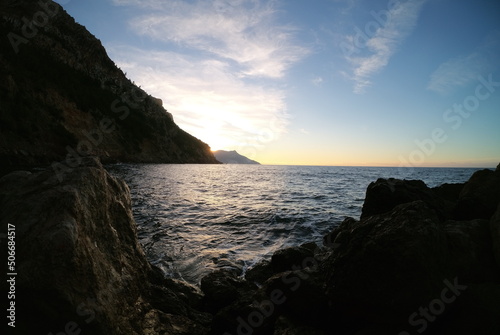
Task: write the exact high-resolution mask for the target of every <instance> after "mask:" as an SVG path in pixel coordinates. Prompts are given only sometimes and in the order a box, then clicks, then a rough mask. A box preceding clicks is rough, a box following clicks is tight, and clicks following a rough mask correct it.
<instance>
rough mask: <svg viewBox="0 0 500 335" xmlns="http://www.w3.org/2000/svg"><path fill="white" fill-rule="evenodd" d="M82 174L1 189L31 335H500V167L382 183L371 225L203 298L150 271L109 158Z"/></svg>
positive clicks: (41, 176) (44, 176)
mask: <svg viewBox="0 0 500 335" xmlns="http://www.w3.org/2000/svg"><path fill="white" fill-rule="evenodd" d="M84 165H85V166H83V167H80V168H75V169H72V170H71V171H69V172H68V173H66V174H65V175H64V179H63V180H62V181H60V179H59V177H60V176H57V175H55V174H54V172H53V171H46V172H41V173H37V174H31V173H29V172H15V173H12V174H9V175H7V176H4V177H3V178H1V179H0V224H1V227H2V229H3V231H2V233H3V234H6V233H7V229H8V228H9V226H8V225H9V224H11V225H14V226H15V233H16V268H15V271H16V272H17V273H18V275H17V277H16V286H15V290H16V310H17V311H18V312H17V315H16V319H15V322H16V331H18V332H19V333H21V334H38V333H42V334H43V333H45V334H50V333H52V334H61V333H66V334H69V333H74V334H79V333H82V334H148V335H149V334H151V335H153V334H176V335H188V334H191V335H204V334H213V335H221V334H224V335H231V334H252V335H285V334H286V335H290V334H297V335H299V334H300V335H308V334H310V335H324V334H339V335H347V334H349V335H350V334H356V335H362V334H398V335H408V334H436V335H437V334H439V335H442V334H445V335H448V334H449V335H451V334H454V335H456V334H459V335H461V334H483V335H498V334H499V333H500V320H499V318H498V315H500V253H499V250H500V200H499V199H496V198H495V197H496V195H497V191H498V188H497V184H496V180H497V178H498V177H499V174H500V169H497V171H495V172H493V171H489V172H488V171H479V172H477V173H476V174H474V175H473V176H472V177H471V179H470V181H469V182H468V183H466V184H465V185H446V186H442V187H439V188H435V189H429V188H427V186H426V185H425V184H423V183H422V182H418V181H403V180H394V179H392V180H384V179H380V180H378V181H377V182H376V183H374V184H371V185H370V186H369V187H368V190H367V199H366V203H367V204H366V206H365V209H364V212H363V216H362V218H361V219H360V220H355V219H353V218H347V219H346V220H344V221H343V222H342V223H341V224H340V225H339V226H338V227H337V228H336V229H334V230H333V231H332V232H331V233H330V234H328V235H327V236H325V238H324V241H325V246H324V247H319V246H317V245H316V244H314V243H308V244H304V245H301V246H298V247H291V248H287V249H283V250H278V251H276V252H275V253H274V255H273V256H272V257H271V259H270V261H263V262H261V263H259V264H257V265H256V266H255V267H254V268H252V269H249V270H248V271H247V272H246V276H245V279H244V278H241V277H240V273H239V272H234V271H232V272H231V271H229V270H228V271H222V270H221V271H217V272H214V273H211V274H209V275H208V276H206V277H205V278H203V279H202V282H201V290H200V288H197V287H194V286H190V285H187V284H185V283H182V282H179V281H176V280H172V279H166V278H164V277H163V275H162V273H161V271H160V270H159V269H157V268H155V267H153V266H151V265H150V264H149V263H148V262H147V261H146V259H145V257H144V253H143V251H142V249H141V247H140V246H139V244H138V243H137V238H136V232H135V223H134V221H133V219H132V215H131V211H130V196H129V191H128V188H127V186H126V185H125V184H124V183H123V182H121V181H119V180H117V179H115V178H113V177H111V176H110V175H109V174H108V173H107V172H106V171H105V170H104V169H103V168H102V166H101V165H100V163H99V162H98V161H95V160H92V159H90V160H87V161H86V162H85V164H84ZM377 189H378V190H377ZM485 195H488V197H489V199H490V200H489V201H485V200H486V199H485V197H484V196H485ZM377 197H378V198H377ZM491 199H493V200H491ZM497 200H499V201H497ZM491 201H493V202H494V201H497V205H496V207H495V209H494V210H491V208H492V205H491V203H490V202H491ZM477 203H483V204H484V205H485V206H484V207H481V208H483V209H484V211H482V212H477V211H476V210H475V208H474V207H470V206H472V205H471V204H477ZM467 204H468V205H467ZM467 206H469V207H467ZM462 209H463V211H462V212H459V210H462ZM465 209H466V210H465ZM465 217H466V219H465ZM11 228H12V226H11ZM12 229H13V228H12ZM0 241H1V243H2V245H1V247H2V250H7V248H6V247H7V246H6V245H5V242H6V241H7V239H1V240H0ZM5 258H6V256H5ZM6 285H7V282H4V283H3V284H2V288H3V289H4V290H6V291H8V290H9V289H10V286H9V287H8V286H6Z"/></svg>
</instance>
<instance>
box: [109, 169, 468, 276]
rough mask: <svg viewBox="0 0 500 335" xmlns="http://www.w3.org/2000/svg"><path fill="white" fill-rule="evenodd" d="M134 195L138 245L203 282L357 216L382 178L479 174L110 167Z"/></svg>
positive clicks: (445, 179) (433, 181) (174, 270)
mask: <svg viewBox="0 0 500 335" xmlns="http://www.w3.org/2000/svg"><path fill="white" fill-rule="evenodd" d="M108 169H109V170H110V172H112V173H113V174H114V175H116V176H118V177H120V178H122V179H124V180H125V181H126V182H127V184H128V185H129V187H130V189H131V193H132V205H133V211H134V217H135V220H136V222H137V225H138V234H139V240H140V242H141V244H142V245H143V247H144V250H145V252H146V254H147V257H148V259H149V260H150V262H151V263H153V264H156V265H157V266H159V267H160V268H162V269H163V270H164V271H165V273H166V274H167V275H169V276H171V277H175V278H180V279H184V280H186V281H188V282H191V283H198V282H199V280H200V279H201V277H202V276H203V275H205V274H206V273H208V272H209V271H211V270H212V269H216V268H223V267H232V268H241V269H243V270H245V269H246V268H248V267H249V266H251V265H253V264H254V263H256V262H258V261H259V260H261V259H262V258H266V257H270V255H272V253H273V252H274V251H275V250H276V249H279V248H281V247H284V246H289V245H299V244H301V243H304V242H310V241H312V240H315V241H320V240H321V237H322V236H323V235H324V234H325V233H327V232H328V231H330V230H331V229H332V228H333V227H335V226H336V225H338V224H339V223H340V222H341V221H342V220H343V218H344V217H346V216H352V217H355V218H359V215H360V214H361V207H362V205H363V200H364V196H365V190H366V187H367V186H368V184H369V183H370V182H372V181H375V180H376V179H377V178H389V177H398V178H406V179H421V180H423V181H424V182H426V183H427V185H428V186H430V187H434V186H437V185H440V184H442V183H454V182H464V181H466V180H467V179H468V178H469V177H470V176H471V175H472V173H473V172H474V171H475V170H476V169H448V168H446V169H445V168H441V169H436V168H418V169H412V170H409V169H408V170H407V169H399V168H375V167H374V168H370V167H318V166H314V167H305V166H265V165H142V164H134V165H127V164H120V165H112V166H108Z"/></svg>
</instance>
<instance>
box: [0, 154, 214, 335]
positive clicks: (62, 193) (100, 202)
mask: <svg viewBox="0 0 500 335" xmlns="http://www.w3.org/2000/svg"><path fill="white" fill-rule="evenodd" d="M0 224H1V227H2V231H3V232H6V230H7V228H8V227H7V226H8V224H12V225H14V226H15V234H16V235H15V236H16V268H15V271H16V272H17V273H18V276H17V277H16V307H17V310H18V311H19V314H18V315H17V320H16V330H18V331H19V333H23V334H39V333H45V334H47V333H50V332H53V333H54V334H58V333H61V332H63V331H66V332H67V329H72V331H74V332H75V333H76V332H78V331H81V332H82V333H88V334H117V335H118V334H142V333H143V328H142V326H141V325H143V324H145V323H146V324H147V325H148V326H147V327H148V329H149V330H148V331H147V332H146V333H148V334H158V333H155V332H154V329H155V328H158V329H159V328H161V327H162V326H161V325H158V324H153V323H152V322H153V321H154V318H153V319H149V321H146V319H147V315H150V314H151V313H152V314H151V315H153V314H154V315H162V318H163V319H168V320H169V322H171V324H170V327H171V328H172V327H173V328H176V327H177V326H181V324H177V326H176V323H175V322H180V320H187V319H189V318H188V316H191V315H192V316H194V314H192V313H191V312H192V311H193V309H192V308H190V307H188V306H187V304H184V305H182V306H181V307H180V308H179V309H178V310H175V309H174V308H172V306H167V305H165V304H164V305H161V304H160V303H156V305H157V307H158V308H161V309H164V310H168V311H169V312H170V314H167V313H163V312H161V311H158V310H156V312H154V311H155V309H154V308H153V307H152V306H151V302H152V300H151V299H150V298H151V291H152V292H153V293H158V292H161V294H162V295H163V296H161V297H160V298H163V300H162V299H158V300H159V301H160V302H165V301H167V299H165V296H167V297H169V298H171V299H170V300H168V301H169V302H171V303H175V304H176V305H179V304H180V302H182V299H181V298H179V296H178V295H177V294H176V293H175V292H174V291H172V290H171V289H168V288H159V287H156V286H154V285H153V286H152V284H151V283H150V278H151V277H152V276H154V274H152V269H151V266H150V265H149V263H148V262H147V261H146V258H145V255H144V253H143V251H142V249H141V247H140V245H139V244H138V241H137V237H136V226H135V222H134V220H133V218H132V212H131V203H130V193H129V189H128V187H127V186H126V184H125V183H124V182H123V181H120V180H118V179H116V178H114V177H112V176H111V175H109V174H108V173H107V172H106V171H105V170H104V169H103V167H102V166H101V164H100V163H99V162H98V161H97V160H95V159H86V160H84V161H83V162H82V167H78V168H74V169H72V170H71V171H69V172H68V173H66V174H65V177H64V179H63V180H62V181H60V179H59V178H58V176H57V175H56V174H55V173H54V171H52V170H51V169H49V170H47V171H43V172H39V173H33V174H32V173H27V172H16V173H12V174H9V175H6V176H4V177H3V178H1V179H0ZM1 244H2V245H1V249H2V250H7V249H6V246H5V245H4V244H5V240H4V239H2V240H1ZM5 285H6V284H5V283H2V288H4V286H5ZM152 311H153V312H152ZM158 313H159V314H158ZM181 314H184V315H181ZM197 316H198V315H196V317H197ZM182 322H183V323H184V324H185V323H186V322H185V321H182ZM208 322H209V320H208V321H207V323H208ZM191 324H192V325H197V326H196V328H197V329H204V327H203V326H202V325H200V324H199V323H197V322H195V321H192V322H191ZM205 330H206V329H205ZM144 332H145V331H144ZM198 333H199V332H198ZM176 334H177V333H176ZM179 334H181V332H179ZM184 334H192V333H189V332H188V331H186V332H184Z"/></svg>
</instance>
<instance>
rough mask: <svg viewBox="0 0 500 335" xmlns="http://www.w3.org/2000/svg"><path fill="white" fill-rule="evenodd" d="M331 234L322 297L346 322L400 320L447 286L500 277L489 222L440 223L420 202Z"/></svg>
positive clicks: (347, 226) (350, 223)
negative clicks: (324, 295)
mask: <svg viewBox="0 0 500 335" xmlns="http://www.w3.org/2000/svg"><path fill="white" fill-rule="evenodd" d="M332 236H334V237H335V243H336V246H337V247H336V248H335V249H334V251H333V253H332V255H331V256H330V257H329V259H328V260H327V261H326V262H325V268H326V270H327V279H326V284H327V293H328V295H329V298H330V299H331V302H332V305H333V309H334V311H335V313H338V315H343V316H345V317H346V318H351V319H359V320H364V321H370V322H376V323H384V322H386V323H401V322H405V321H406V320H407V319H408V316H409V315H411V314H412V313H413V312H414V311H417V310H418V309H419V307H420V306H425V305H428V304H429V302H430V301H433V299H435V298H436V297H438V298H439V297H440V294H441V292H442V290H443V289H444V288H446V287H447V286H449V285H454V284H455V283H457V285H469V284H472V283H483V282H488V281H498V280H499V279H500V273H499V272H500V269H499V268H498V267H497V266H496V264H495V261H494V259H493V253H492V245H491V244H492V243H491V237H490V233H489V224H488V221H486V220H472V221H462V222H459V221H446V222H441V221H440V219H439V217H438V215H437V214H436V212H435V211H434V210H433V209H431V208H430V206H429V205H428V204H426V203H425V202H423V201H414V202H411V203H407V204H402V205H399V206H396V207H395V208H394V209H393V210H392V211H390V212H389V213H385V214H381V215H372V216H370V217H368V218H366V219H362V220H361V221H359V222H356V221H354V220H352V219H349V220H346V221H345V224H344V223H343V224H341V225H340V226H339V227H338V228H337V229H336V231H335V232H334V233H333V234H332ZM458 293H460V292H458Z"/></svg>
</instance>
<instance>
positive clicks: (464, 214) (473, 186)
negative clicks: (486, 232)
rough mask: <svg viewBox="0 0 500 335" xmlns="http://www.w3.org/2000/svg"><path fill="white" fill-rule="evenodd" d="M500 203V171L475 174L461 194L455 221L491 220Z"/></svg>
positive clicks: (485, 171)
mask: <svg viewBox="0 0 500 335" xmlns="http://www.w3.org/2000/svg"><path fill="white" fill-rule="evenodd" d="M498 203H500V170H497V171H492V170H480V171H477V172H475V173H474V174H473V175H472V177H471V178H470V179H469V181H468V182H467V183H465V186H464V188H463V190H462V191H461V192H460V196H459V199H458V203H457V205H456V208H455V211H454V219H456V220H470V219H486V220H489V219H490V218H491V217H492V216H493V214H494V213H495V210H496V209H497V206H498Z"/></svg>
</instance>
